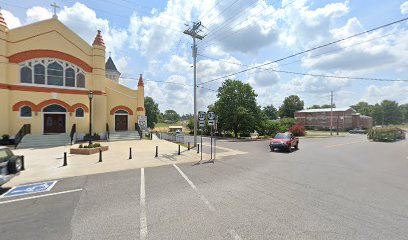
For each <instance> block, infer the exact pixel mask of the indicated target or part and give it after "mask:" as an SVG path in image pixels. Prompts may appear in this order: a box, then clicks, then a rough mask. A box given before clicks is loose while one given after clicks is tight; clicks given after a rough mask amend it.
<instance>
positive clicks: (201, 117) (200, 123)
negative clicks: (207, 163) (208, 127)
mask: <svg viewBox="0 0 408 240" xmlns="http://www.w3.org/2000/svg"><path fill="white" fill-rule="evenodd" d="M205 117H206V114H205V112H203V111H199V112H198V126H199V127H200V128H201V160H200V161H202V160H203V128H204V127H205Z"/></svg>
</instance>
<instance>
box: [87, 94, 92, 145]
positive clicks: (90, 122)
mask: <svg viewBox="0 0 408 240" xmlns="http://www.w3.org/2000/svg"><path fill="white" fill-rule="evenodd" d="M88 98H89V144H92V98H93V92H92V91H89V92H88Z"/></svg>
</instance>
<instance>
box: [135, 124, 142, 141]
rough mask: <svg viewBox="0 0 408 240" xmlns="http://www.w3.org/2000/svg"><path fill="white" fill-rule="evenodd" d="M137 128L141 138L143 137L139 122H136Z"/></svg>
mask: <svg viewBox="0 0 408 240" xmlns="http://www.w3.org/2000/svg"><path fill="white" fill-rule="evenodd" d="M135 130H136V131H137V132H138V133H139V136H140V139H143V136H142V129H141V128H140V127H139V124H138V123H135Z"/></svg>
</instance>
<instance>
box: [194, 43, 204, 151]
mask: <svg viewBox="0 0 408 240" xmlns="http://www.w3.org/2000/svg"><path fill="white" fill-rule="evenodd" d="M193 59H194V146H196V145H197V46H196V38H195V37H194V36H193ZM201 145H202V144H201Z"/></svg>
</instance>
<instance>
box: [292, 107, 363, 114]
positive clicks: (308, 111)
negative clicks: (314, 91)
mask: <svg viewBox="0 0 408 240" xmlns="http://www.w3.org/2000/svg"><path fill="white" fill-rule="evenodd" d="M349 109H353V108H351V107H346V108H333V112H345V111H347V110H349ZM330 111H331V108H317V109H305V110H301V111H297V112H299V113H316V112H330ZM353 111H355V110H354V109H353Z"/></svg>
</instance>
